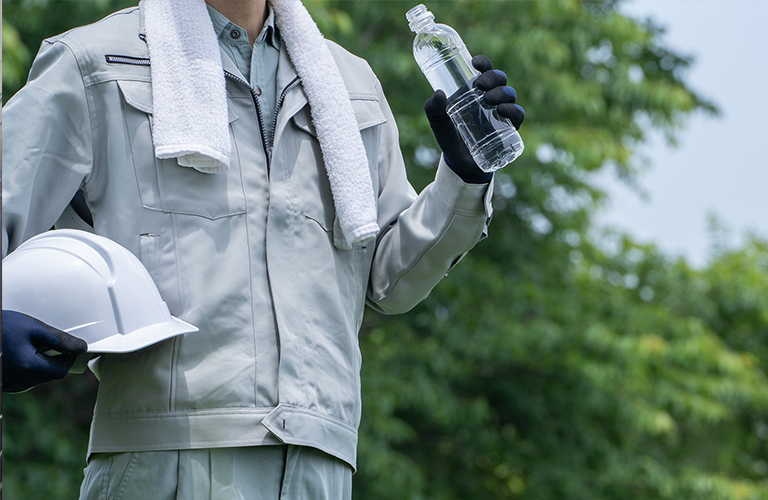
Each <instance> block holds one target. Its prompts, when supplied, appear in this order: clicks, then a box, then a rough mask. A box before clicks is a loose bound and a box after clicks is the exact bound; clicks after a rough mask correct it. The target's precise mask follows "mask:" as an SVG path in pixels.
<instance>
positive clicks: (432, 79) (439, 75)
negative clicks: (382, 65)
mask: <svg viewBox="0 0 768 500" xmlns="http://www.w3.org/2000/svg"><path fill="white" fill-rule="evenodd" d="M440 38H443V37H442V36H440V35H435V36H433V37H432V39H431V40H430V43H428V44H424V45H423V46H417V47H416V48H414V52H413V54H414V57H415V58H416V62H417V63H418V64H419V67H421V68H422V71H423V72H424V76H426V77H427V80H428V81H429V84H430V85H431V86H432V88H433V89H434V90H437V89H440V90H442V91H443V92H445V95H446V96H452V95H453V94H455V93H456V92H457V91H458V90H459V88H461V87H462V86H463V85H465V84H466V83H467V81H468V80H471V79H472V78H474V77H476V76H477V75H478V72H477V71H476V70H475V69H474V68H473V67H472V62H471V61H469V60H467V58H466V56H465V55H464V54H462V51H461V48H460V47H455V46H453V47H452V46H450V44H448V42H449V41H450V40H445V41H442V40H440ZM445 38H448V37H445ZM440 42H444V44H443V45H442V46H437V45H438V44H440Z"/></svg>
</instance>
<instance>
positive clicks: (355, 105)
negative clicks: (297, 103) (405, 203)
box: [291, 94, 387, 247]
mask: <svg viewBox="0 0 768 500" xmlns="http://www.w3.org/2000/svg"><path fill="white" fill-rule="evenodd" d="M349 97H350V102H351V104H352V111H353V112H354V114H355V119H356V120H357V125H358V129H359V130H360V136H361V137H362V139H363V146H364V147H365V152H366V155H367V157H368V167H369V169H370V171H371V180H372V181H373V183H374V186H373V188H374V189H373V192H374V193H376V192H378V156H379V153H378V151H379V135H380V134H379V127H378V126H379V125H382V124H384V123H386V121H387V119H386V117H385V116H384V113H383V112H382V110H381V105H380V103H379V99H378V97H377V96H375V95H367V94H350V96H349ZM291 120H292V122H293V125H294V126H295V127H296V128H297V129H299V130H300V131H302V132H304V133H306V134H309V136H306V135H305V136H304V137H305V138H306V137H311V147H307V146H306V145H302V144H301V143H302V141H303V138H302V137H297V149H299V150H300V151H305V150H306V151H307V152H309V151H311V153H312V154H313V155H314V156H315V159H314V160H313V161H306V162H305V166H307V168H309V167H308V166H310V165H314V166H315V167H314V171H312V172H307V178H306V179H305V182H306V184H307V189H306V195H305V196H302V203H303V210H304V215H305V216H306V217H307V218H308V219H311V220H313V221H314V222H316V223H318V224H320V226H321V227H322V228H323V229H325V230H326V231H328V232H333V230H334V229H336V231H335V232H334V241H335V243H336V244H337V246H339V245H342V243H341V239H340V236H341V235H340V232H339V231H338V230H339V221H338V219H337V217H336V210H335V208H334V205H333V197H332V196H331V187H330V183H329V182H328V175H327V173H326V172H325V167H324V164H323V162H322V160H321V156H322V153H321V151H320V146H319V143H317V131H316V130H315V126H314V124H313V123H312V118H311V114H310V110H309V107H308V106H305V107H304V108H302V109H301V110H300V111H299V112H298V113H296V114H295V115H294V116H293V118H292V119H291ZM300 154H301V153H300ZM311 186H319V189H317V188H315V189H312V188H311ZM336 233H339V234H336ZM340 247H343V246H340Z"/></svg>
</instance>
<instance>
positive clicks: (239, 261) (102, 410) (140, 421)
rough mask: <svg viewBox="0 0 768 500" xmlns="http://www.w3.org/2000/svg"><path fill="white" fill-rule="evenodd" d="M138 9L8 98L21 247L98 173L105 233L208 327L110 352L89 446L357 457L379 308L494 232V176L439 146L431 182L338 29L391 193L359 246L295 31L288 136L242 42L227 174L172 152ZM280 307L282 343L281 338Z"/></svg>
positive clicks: (425, 287)
mask: <svg viewBox="0 0 768 500" xmlns="http://www.w3.org/2000/svg"><path fill="white" fill-rule="evenodd" d="M140 9H141V5H140V6H139V7H135V8H131V9H126V10H123V11H120V12H118V13H115V14H113V15H111V16H109V17H107V18H105V19H104V20H102V21H100V22H97V23H95V24H92V25H90V26H87V27H83V28H78V29H75V30H72V31H70V32H67V33H65V34H63V35H60V36H58V37H55V38H52V39H49V40H46V41H44V42H43V45H42V47H41V49H40V52H39V53H38V55H37V58H36V59H35V62H34V64H33V67H32V70H31V72H30V78H29V82H28V84H27V85H26V86H25V87H24V89H22V90H21V91H20V92H19V93H18V94H17V95H15V96H14V97H13V98H12V99H11V100H10V101H9V103H8V105H7V106H6V107H5V109H4V111H3V113H4V116H3V120H4V123H3V251H4V254H5V252H6V251H7V250H10V251H12V250H13V249H14V248H16V247H17V246H18V245H19V244H20V243H21V242H23V241H24V240H26V239H28V238H30V237H32V236H33V235H35V234H38V233H40V232H43V231H45V230H47V229H48V228H50V227H51V226H52V225H53V224H54V223H55V222H56V221H57V219H59V217H60V216H61V215H62V212H64V218H67V217H69V220H70V221H72V220H74V219H73V218H72V217H71V215H72V212H71V211H72V209H71V208H68V204H69V202H70V200H71V199H72V197H73V195H74V194H75V193H76V192H77V191H78V190H82V192H83V193H84V195H85V200H86V202H87V204H88V207H89V209H90V211H91V213H92V214H93V223H94V224H93V226H94V227H93V230H94V231H95V232H96V233H97V234H101V235H104V236H107V237H109V238H111V239H113V240H114V241H116V242H118V243H120V244H121V245H123V246H125V247H126V248H128V249H129V250H130V251H132V252H133V253H134V254H136V255H137V256H139V258H140V259H141V261H142V262H143V263H144V265H145V267H146V268H147V269H148V271H149V272H150V274H151V276H152V277H153V279H154V280H155V282H156V284H157V286H158V289H159V290H160V293H161V295H162V297H163V300H165V301H166V303H167V304H168V306H169V308H170V310H171V313H172V314H174V315H175V316H177V317H179V318H181V319H183V320H185V321H188V322H190V323H192V324H194V325H196V326H197V327H198V328H199V329H200V331H199V332H197V333H194V334H188V335H185V336H182V337H176V338H174V339H173V340H169V341H166V342H162V343H160V344H157V345H155V346H153V347H150V348H147V349H144V350H141V351H139V352H136V353H131V354H120V355H104V356H102V357H101V358H100V360H99V363H98V365H99V366H98V369H97V371H98V372H100V373H99V376H100V385H99V393H98V398H97V402H96V408H95V411H94V417H93V423H92V426H91V438H90V445H89V453H96V452H121V451H148V450H173V449H194V448H215V447H229V446H248V445H259V444H269V443H277V442H284V443H288V444H294V445H307V446H312V447H315V448H318V449H320V450H323V451H325V452H327V453H329V454H331V455H334V456H336V457H338V458H340V459H342V460H344V461H346V462H347V463H349V464H350V465H351V466H352V467H354V466H355V455H356V445H357V429H358V426H359V423H360V411H361V404H360V367H361V358H360V350H359V347H358V339H357V334H358V331H359V329H360V325H361V321H362V316H363V308H364V305H365V303H367V304H368V305H369V306H370V307H372V308H374V309H376V310H377V311H380V312H384V313H400V312H404V311H407V310H409V309H410V308H412V307H413V306H414V305H415V304H416V303H418V302H419V301H420V300H422V299H423V298H424V297H425V296H426V295H427V294H428V293H429V291H430V290H431V289H432V288H433V287H434V285H435V284H436V283H437V282H438V281H439V280H440V279H441V278H442V277H443V276H444V275H445V274H446V273H447V272H448V270H449V269H450V267H451V266H452V265H454V264H455V263H456V262H457V261H458V260H459V259H460V258H461V256H462V255H463V254H464V253H465V252H467V251H468V250H469V249H470V248H471V247H472V246H474V244H475V243H476V242H477V241H478V240H479V239H480V238H481V237H482V236H483V235H484V234H485V229H486V225H487V222H488V220H489V217H490V204H489V201H490V196H491V187H490V186H489V185H474V184H465V183H463V182H462V181H461V180H460V178H459V177H458V176H456V175H455V174H454V173H453V172H452V171H451V170H450V169H449V168H447V167H446V166H445V164H444V162H442V161H441V165H440V166H439V168H438V170H437V174H436V178H435V181H434V182H433V183H432V184H430V185H429V186H428V187H426V188H425V189H424V191H422V193H421V194H419V195H418V196H417V194H416V193H415V192H414V190H413V188H412V187H411V186H410V184H409V183H408V181H407V179H406V174H405V167H404V163H403V159H402V155H401V152H400V149H399V145H398V137H397V128H396V125H395V121H394V118H393V116H392V113H391V111H390V110H389V107H388V105H387V103H386V100H385V99H384V95H383V93H382V91H381V86H380V84H379V82H378V81H377V79H376V77H375V75H374V74H373V72H372V71H371V69H370V68H369V66H368V65H367V63H366V62H365V61H363V60H362V59H359V58H357V57H355V56H353V55H351V54H349V53H348V52H346V51H344V50H343V49H342V48H340V47H339V46H337V45H335V44H334V43H332V42H328V44H329V48H330V50H331V53H332V54H333V57H334V58H335V60H336V63H337V65H338V67H339V70H340V72H341V74H342V77H343V78H344V82H345V85H346V87H347V90H348V93H349V98H350V101H351V104H352V108H353V110H354V113H355V117H356V119H357V122H358V127H359V130H360V133H361V135H362V138H363V143H364V146H365V150H366V153H367V156H368V166H369V168H370V170H371V177H372V180H373V184H374V186H373V188H374V189H373V191H374V193H375V194H376V195H377V210H378V223H379V226H380V227H381V233H380V235H379V236H378V238H377V239H376V240H375V241H371V242H369V243H367V244H361V245H356V246H354V247H352V248H349V247H346V248H344V245H342V244H341V242H342V241H343V238H339V237H338V236H339V229H338V222H337V220H336V217H335V210H334V205H333V200H332V197H331V192H330V186H329V182H328V178H327V175H326V172H325V169H324V166H323V162H322V153H321V151H320V147H319V143H318V141H317V139H316V138H315V130H314V127H313V125H312V121H311V118H310V110H309V105H308V103H307V99H306V97H305V95H304V92H303V90H302V85H301V81H300V80H299V78H298V77H297V76H296V72H295V70H294V68H293V65H292V64H291V61H290V59H289V57H288V55H287V53H286V52H285V50H284V49H282V48H281V51H280V59H279V64H278V73H277V93H276V96H277V103H276V107H275V108H276V109H275V112H274V117H273V124H274V127H273V128H274V136H273V137H274V138H273V139H272V140H267V139H266V135H265V134H264V131H263V129H262V126H263V124H260V119H259V118H260V117H259V112H260V110H259V108H260V106H261V103H260V102H259V101H258V97H257V96H256V95H255V93H254V92H252V90H251V88H250V86H249V84H248V83H247V81H246V80H245V79H244V78H241V77H240V76H238V75H240V73H239V71H238V70H237V68H236V67H235V65H234V64H233V63H232V62H231V60H230V59H229V58H228V57H226V56H224V57H222V60H223V64H224V70H225V72H226V74H227V78H226V84H227V97H228V107H229V122H230V132H231V138H232V162H231V166H230V169H229V171H227V172H226V173H220V174H204V173H200V172H197V171H195V170H194V169H191V168H186V167H180V166H179V165H178V164H177V163H176V161H175V160H173V159H171V160H158V159H157V158H156V157H155V155H154V151H153V146H152V133H151V129H152V93H151V83H150V82H151V79H150V68H149V60H148V52H147V47H146V43H145V42H144V40H143V28H142V22H141V19H142V18H141V11H140ZM282 45H283V46H284V44H282ZM261 121H263V120H261ZM61 220H64V219H61ZM259 228H261V229H260V230H259ZM265 294H266V295H268V297H269V298H271V302H270V301H269V300H266V301H265V300H262V297H263V296H264V295H265ZM265 318H268V320H269V321H273V322H274V328H275V330H274V331H276V332H277V336H278V339H279V341H278V342H274V341H272V342H271V343H270V342H267V341H265V340H264V338H263V334H262V332H261V331H260V330H259V328H258V326H257V325H259V324H264V321H265Z"/></svg>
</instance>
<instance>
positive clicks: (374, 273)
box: [367, 87, 493, 314]
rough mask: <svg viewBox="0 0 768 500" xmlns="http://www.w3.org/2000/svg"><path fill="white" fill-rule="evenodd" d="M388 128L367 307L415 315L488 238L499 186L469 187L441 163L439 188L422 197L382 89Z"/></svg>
mask: <svg viewBox="0 0 768 500" xmlns="http://www.w3.org/2000/svg"><path fill="white" fill-rule="evenodd" d="M379 102H380V103H382V108H383V109H382V110H383V112H384V115H385V117H386V119H387V123H385V124H384V125H383V126H382V136H381V142H380V148H379V151H380V153H379V193H378V195H379V227H381V234H380V235H379V237H378V238H377V241H376V251H375V254H374V258H373V264H372V267H371V276H370V281H369V285H368V293H367V303H368V305H369V306H371V307H372V308H373V309H375V310H377V311H379V312H382V313H385V314H396V313H401V312H405V311H408V310H410V309H411V308H413V307H414V306H415V305H416V304H418V303H419V302H420V301H421V300H423V299H424V298H425V297H426V296H427V295H428V294H429V292H430V291H431V290H432V288H434V286H435V285H437V283H438V282H439V281H440V280H441V279H442V278H443V276H445V275H446V273H447V272H448V271H449V270H450V268H451V267H453V266H454V265H455V264H456V263H457V262H458V261H459V260H461V258H462V257H463V256H464V255H465V254H466V253H467V252H468V251H469V250H470V249H471V248H472V247H473V246H474V245H475V244H476V243H477V242H478V241H479V240H480V239H482V238H483V237H484V236H485V235H486V234H487V233H486V231H487V225H488V222H489V221H490V217H491V204H490V201H491V196H492V192H493V181H491V183H489V184H467V183H465V182H463V181H462V180H461V178H460V177H459V176H458V175H456V174H455V173H454V172H453V171H452V170H451V169H450V168H449V167H448V166H447V165H446V164H445V160H444V159H443V158H442V157H441V159H440V165H439V167H438V169H437V174H436V176H435V180H434V182H432V183H431V184H430V185H429V186H427V187H426V188H424V190H423V191H422V192H421V193H420V194H419V195H418V196H417V195H416V193H415V191H414V189H413V187H411V185H410V184H409V182H408V179H407V177H406V173H405V164H404V161H403V157H402V153H401V152H400V145H399V139H398V132H397V126H396V124H395V119H394V116H393V115H392V111H391V110H390V108H389V105H388V104H387V102H386V99H385V97H384V95H383V93H382V92H381V88H380V87H379Z"/></svg>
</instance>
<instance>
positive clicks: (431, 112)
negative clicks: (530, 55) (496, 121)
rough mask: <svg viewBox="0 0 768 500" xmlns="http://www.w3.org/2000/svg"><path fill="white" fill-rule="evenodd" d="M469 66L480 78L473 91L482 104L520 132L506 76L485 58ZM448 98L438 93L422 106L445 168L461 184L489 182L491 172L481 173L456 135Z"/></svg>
mask: <svg viewBox="0 0 768 500" xmlns="http://www.w3.org/2000/svg"><path fill="white" fill-rule="evenodd" d="M472 65H473V66H474V67H475V69H477V70H478V71H480V72H481V73H482V74H481V75H480V76H478V77H477V79H475V80H474V82H473V85H474V88H477V89H478V90H481V91H483V92H484V94H483V97H482V98H483V103H485V104H486V105H488V106H495V107H496V109H497V112H498V114H499V115H500V116H502V117H504V118H507V119H509V120H510V121H511V122H512V125H513V126H514V127H515V129H517V130H519V129H520V126H521V125H522V123H523V120H524V119H525V110H524V109H523V108H522V106H520V105H519V104H516V103H515V101H516V100H517V93H516V92H515V89H513V88H512V87H508V86H507V85H506V84H507V75H505V74H504V72H502V71H499V70H495V69H493V64H492V63H491V61H490V59H488V58H487V57H486V56H475V57H473V58H472ZM447 105H448V98H447V97H446V95H445V92H443V91H442V90H437V91H436V92H435V93H434V94H432V96H431V97H430V98H429V99H427V102H425V103H424V111H425V112H426V114H427V119H428V120H429V125H430V127H432V132H433V133H434V134H435V139H436V140H437V144H438V145H439V146H440V149H441V150H442V151H443V154H444V155H445V162H446V164H447V165H448V166H449V167H451V169H452V170H453V171H454V172H456V173H457V174H458V175H459V176H460V177H461V178H462V179H463V180H464V182H468V183H471V184H481V183H484V182H489V181H490V180H491V177H493V172H486V171H484V170H483V169H481V168H480V167H479V166H478V165H477V163H476V161H475V158H474V157H473V156H472V154H471V153H470V151H469V148H467V145H466V143H465V142H464V140H462V138H461V137H460V135H459V132H458V130H457V129H456V125H455V124H454V122H453V120H451V117H450V116H449V115H448V113H447V112H446V107H447Z"/></svg>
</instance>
